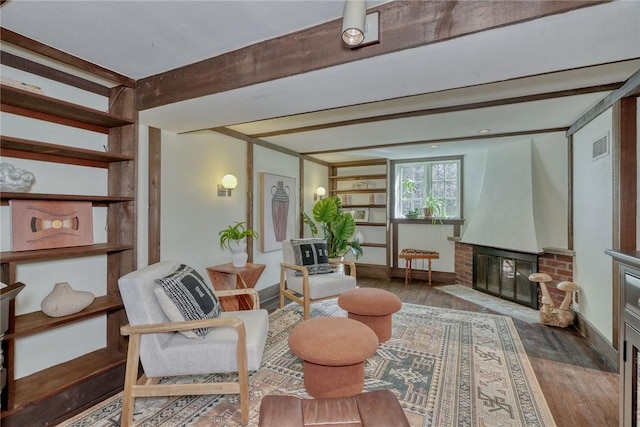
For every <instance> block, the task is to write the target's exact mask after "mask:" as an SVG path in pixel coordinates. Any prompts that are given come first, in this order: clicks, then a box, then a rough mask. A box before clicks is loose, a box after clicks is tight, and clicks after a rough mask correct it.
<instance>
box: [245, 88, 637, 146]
mask: <svg viewBox="0 0 640 427" xmlns="http://www.w3.org/2000/svg"><path fill="white" fill-rule="evenodd" d="M623 83H624V82H618V83H609V84H603V85H598V86H589V87H584V88H577V89H567V90H560V91H555V92H546V93H539V94H533V95H523V96H517V97H513V98H503V99H495V100H491V101H481V102H474V103H471V104H458V105H450V106H447V107H436V108H427V109H422V110H415V111H404V112H401V113H393V114H384V115H379V116H370V117H363V118H359V119H351V120H342V121H339V122H331V123H322V124H318V125H310V126H302V127H298V128H289V129H281V130H274V131H271V132H263V133H256V134H250V135H249V136H251V137H253V138H269V137H273V136H281V135H290V134H293V133H301V132H311V131H317V130H324V129H331V128H336V127H342V126H351V125H359V124H365V123H374V122H381V121H386V120H397V119H406V118H411V117H421V116H430V115H434V114H444V113H455V112H459V111H468V110H476V109H480V108H490V107H500V106H504V105H512V104H520V103H526V102H533V101H541V100H547V99H555V98H562V97H567V96H576V95H583V94H589V93H597V92H608V91H613V90H617V89H619V88H620V87H622V85H623Z"/></svg>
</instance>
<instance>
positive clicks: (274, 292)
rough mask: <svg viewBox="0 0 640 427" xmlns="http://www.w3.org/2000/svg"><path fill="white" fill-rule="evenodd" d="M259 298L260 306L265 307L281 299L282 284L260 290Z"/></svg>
mask: <svg viewBox="0 0 640 427" xmlns="http://www.w3.org/2000/svg"><path fill="white" fill-rule="evenodd" d="M258 296H259V297H260V306H262V307H264V306H265V305H266V304H267V303H268V302H270V301H272V300H273V299H275V298H279V297H280V283H276V284H275V285H271V286H267V287H266V288H262V289H260V290H259V291H258Z"/></svg>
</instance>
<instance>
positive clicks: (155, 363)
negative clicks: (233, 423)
mask: <svg viewBox="0 0 640 427" xmlns="http://www.w3.org/2000/svg"><path fill="white" fill-rule="evenodd" d="M180 265H181V264H180V263H179V262H176V261H162V262H159V263H156V264H153V265H150V266H148V267H144V268H142V269H139V270H137V271H134V272H131V273H129V274H126V275H125V276H123V277H121V278H120V279H119V281H118V286H119V288H120V293H121V295H122V301H123V302H124V306H125V310H126V313H127V317H128V319H129V322H130V324H128V325H126V326H123V327H122V328H121V333H122V334H123V335H128V336H129V349H128V354H127V366H126V373H125V384H124V397H123V403H122V418H121V425H122V426H123V427H126V426H129V425H130V424H131V423H132V422H133V409H134V403H135V398H136V397H148V396H179V395H206V394H240V406H241V421H242V424H243V425H246V424H247V423H248V418H249V381H248V371H250V370H257V369H258V368H259V367H260V364H261V362H262V354H263V351H264V346H265V343H266V338H267V333H268V330H269V317H268V313H267V311H266V310H260V309H257V308H258V307H259V301H258V294H257V292H256V291H255V290H254V289H234V290H225V291H215V292H214V294H215V295H216V296H218V297H223V296H230V295H239V294H250V295H252V298H253V301H254V303H255V306H254V309H253V310H246V311H235V312H221V313H220V314H219V316H218V317H217V318H213V319H200V320H188V321H181V322H171V321H169V318H168V317H167V314H165V311H164V310H163V307H162V306H161V304H160V302H159V298H158V297H157V290H154V288H156V287H157V285H156V284H155V279H160V278H165V277H167V276H169V275H171V274H172V273H174V272H175V271H176V270H177V269H178V268H179V267H180ZM205 286H208V285H206V284H205ZM210 290H211V291H213V289H210ZM198 328H211V329H210V330H209V332H208V333H206V335H204V337H201V338H188V337H186V336H185V335H183V334H182V333H180V332H179V331H190V332H189V333H193V332H194V331H195V330H198ZM140 362H141V363H142V367H143V369H144V374H143V375H142V376H141V377H140V378H139V379H138V368H139V363H140ZM227 372H238V378H239V380H238V382H224V383H223V382H217V383H198V384H159V383H158V382H159V380H160V378H161V377H170V376H183V375H200V374H210V373H227Z"/></svg>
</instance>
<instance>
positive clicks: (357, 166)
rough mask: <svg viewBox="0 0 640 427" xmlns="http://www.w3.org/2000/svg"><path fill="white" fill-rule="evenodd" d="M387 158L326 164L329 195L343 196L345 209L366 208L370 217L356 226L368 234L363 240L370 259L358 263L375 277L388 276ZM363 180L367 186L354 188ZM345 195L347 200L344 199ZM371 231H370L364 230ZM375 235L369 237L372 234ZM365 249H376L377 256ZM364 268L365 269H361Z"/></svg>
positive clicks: (366, 254) (374, 250)
mask: <svg viewBox="0 0 640 427" xmlns="http://www.w3.org/2000/svg"><path fill="white" fill-rule="evenodd" d="M387 170H388V167H387V161H386V160H372V161H356V162H342V163H333V164H330V165H329V195H331V196H339V197H341V198H342V199H343V203H342V207H343V208H345V209H368V210H369V220H368V221H367V222H358V223H357V228H358V230H361V231H362V232H363V234H364V235H365V236H366V235H368V236H369V238H365V242H364V243H362V246H363V248H365V257H367V258H369V260H370V262H368V263H363V262H358V263H357V264H358V265H359V266H361V267H367V269H366V271H367V274H373V275H375V276H376V277H378V276H379V277H388V267H387V266H388V265H389V264H388V259H389V244H388V243H389V229H388V223H389V221H388V219H389V213H388V209H387V200H388V195H387V182H388V180H387ZM358 182H362V183H364V184H366V185H367V187H366V188H353V186H354V184H355V183H358ZM344 198H346V202H345V200H344ZM367 230H370V231H371V232H370V233H367ZM372 235H373V236H375V238H374V239H371V240H370V237H371V236H372ZM366 248H372V249H373V252H377V254H375V255H376V256H371V255H370V254H368V253H367V251H366ZM362 271H364V270H362Z"/></svg>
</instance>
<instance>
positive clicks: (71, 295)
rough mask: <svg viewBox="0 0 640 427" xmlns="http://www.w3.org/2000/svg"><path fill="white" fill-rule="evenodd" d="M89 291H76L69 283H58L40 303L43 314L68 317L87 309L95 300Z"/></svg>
mask: <svg viewBox="0 0 640 427" xmlns="http://www.w3.org/2000/svg"><path fill="white" fill-rule="evenodd" d="M95 298H96V297H95V295H93V294H92V293H91V292H87V291H76V290H74V289H73V288H72V287H71V285H69V283H67V282H61V283H56V284H55V285H54V286H53V290H52V291H51V292H50V293H49V295H47V296H46V297H45V298H44V299H43V300H42V302H41V303H40V308H41V309H42V312H43V313H44V314H46V315H47V316H51V317H62V316H68V315H69V314H73V313H77V312H79V311H82V310H84V309H85V308H87V307H88V306H89V305H90V304H91V303H92V302H93V300H94V299H95Z"/></svg>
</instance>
